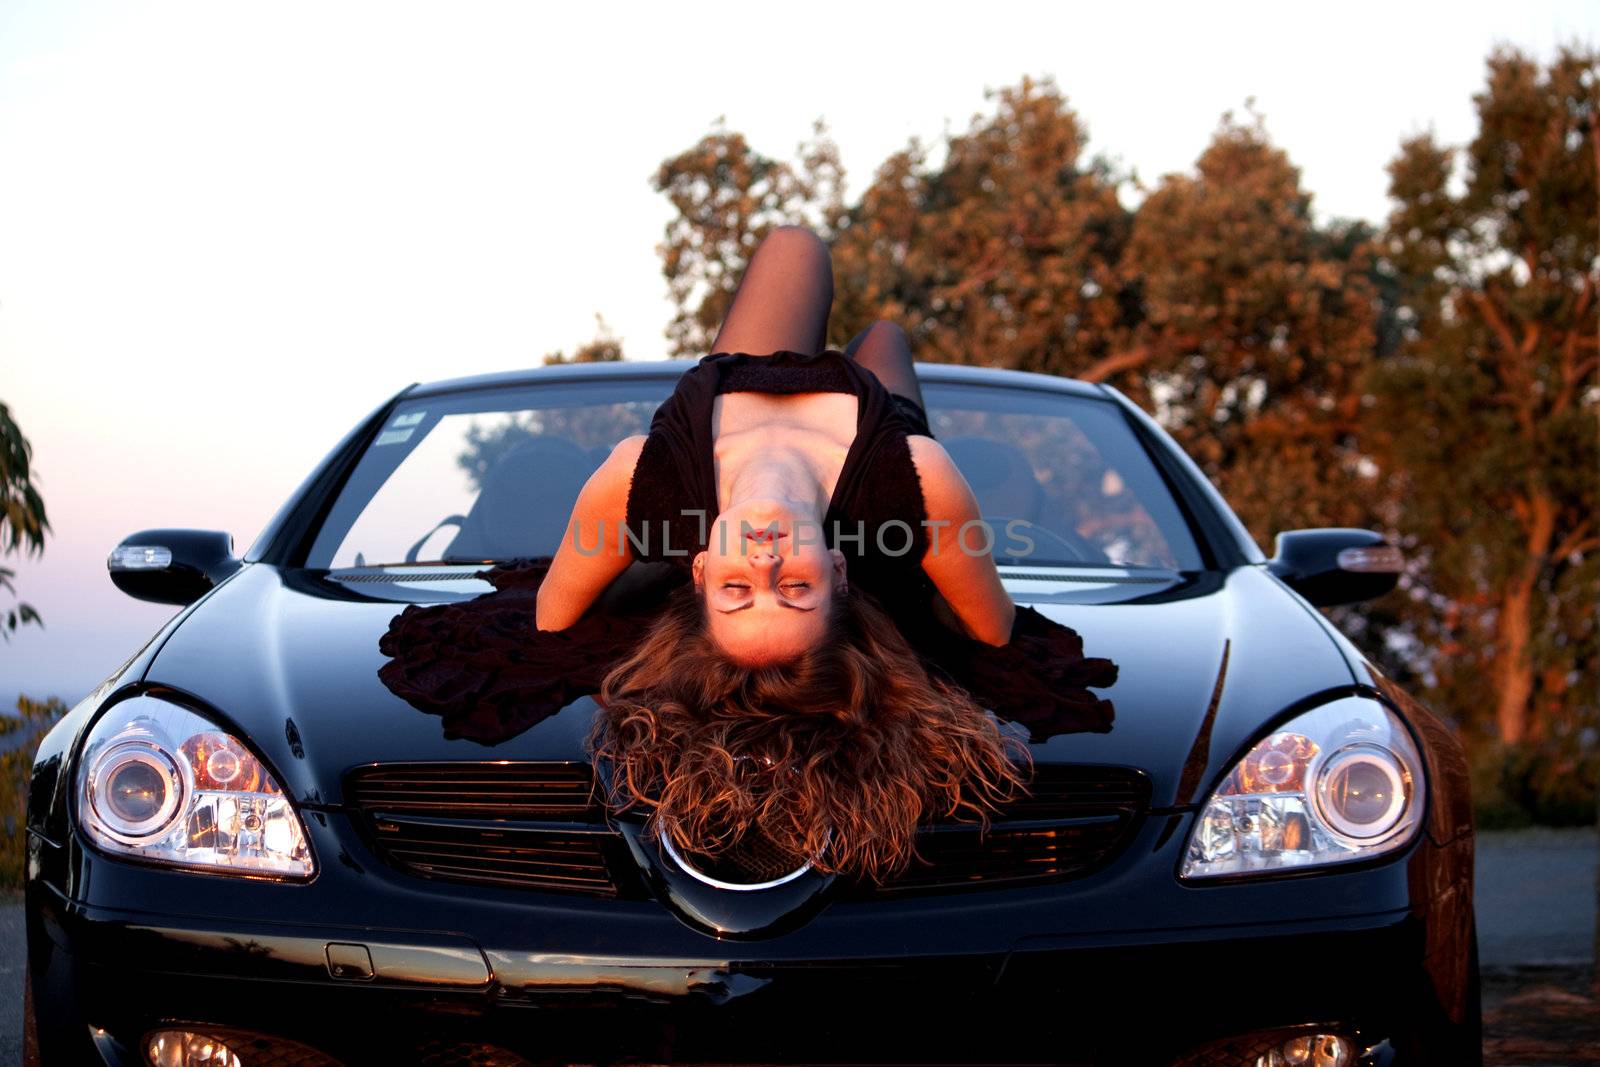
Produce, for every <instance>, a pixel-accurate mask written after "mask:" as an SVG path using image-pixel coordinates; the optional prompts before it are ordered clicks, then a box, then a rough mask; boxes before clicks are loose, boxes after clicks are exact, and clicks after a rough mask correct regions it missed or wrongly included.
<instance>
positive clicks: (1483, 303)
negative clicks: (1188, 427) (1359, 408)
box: [1369, 48, 1600, 771]
mask: <svg viewBox="0 0 1600 1067" xmlns="http://www.w3.org/2000/svg"><path fill="white" fill-rule="evenodd" d="M1475 101H1476V104H1477V113H1478V133H1477V136H1476V137H1475V138H1474V139H1473V140H1472V142H1471V143H1470V144H1468V145H1465V146H1459V147H1458V146H1449V145H1441V144H1439V143H1437V141H1436V140H1435V139H1434V138H1433V137H1431V136H1421V137H1416V138H1413V139H1411V140H1408V141H1407V142H1405V143H1404V144H1403V145H1402V147H1401V151H1400V153H1399V155H1398V156H1397V157H1396V159H1395V160H1394V162H1393V163H1392V164H1391V166H1390V169H1389V173H1390V179H1391V182H1390V194H1391V196H1392V198H1393V200H1394V204H1395V206H1394V210H1393V213H1392V214H1391V216H1390V218H1389V223H1388V228H1387V230H1386V232H1385V234H1384V244H1383V252H1384V256H1385V257H1386V259H1387V261H1388V264H1389V265H1390V268H1391V270H1392V271H1393V273H1394V275H1395V276H1396V277H1397V278H1399V279H1401V281H1402V285H1401V292H1402V316H1401V318H1402V321H1403V323H1404V324H1405V325H1406V334H1405V337H1404V341H1403V344H1402V346H1401V348H1400V350H1399V351H1398V352H1397V353H1396V354H1395V355H1394V356H1393V357H1392V358H1389V359H1385V360H1384V361H1382V363H1381V364H1379V365H1378V366H1377V367H1376V368H1375V369H1374V372H1373V373H1372V375H1371V377H1370V381H1369V386H1370V388H1371V390H1372V392H1373V394H1374V396H1375V398H1376V400H1377V405H1376V410H1375V413H1374V415H1375V417H1374V418H1373V420H1372V422H1373V426H1374V427H1375V434H1374V447H1375V451H1376V454H1377V457H1378V459H1379V461H1380V465H1381V467H1382V469H1383V470H1384V472H1385V477H1386V478H1387V479H1388V480H1389V481H1390V482H1391V483H1392V491H1393V493H1394V495H1395V496H1396V498H1397V499H1402V500H1403V501H1404V507H1403V509H1402V510H1401V511H1400V513H1399V524H1400V526H1401V528H1402V529H1403V530H1404V532H1405V534H1406V535H1407V536H1408V538H1409V539H1410V541H1411V542H1412V543H1414V544H1415V545H1416V546H1418V548H1419V550H1420V552H1421V554H1422V557H1423V558H1422V562H1423V563H1424V564H1425V568H1426V569H1425V573H1424V575H1423V579H1422V584H1423V585H1424V586H1425V587H1426V588H1427V590H1429V594H1430V595H1429V599H1428V602H1427V604H1426V607H1425V610H1424V611H1423V617H1422V620H1421V624H1420V636H1421V640H1420V642H1419V644H1420V645H1421V647H1424V648H1427V649H1430V650H1431V651H1432V655H1431V657H1430V667H1431V673H1432V674H1433V676H1434V677H1435V679H1436V683H1435V694H1436V698H1437V699H1438V700H1439V701H1441V702H1444V703H1447V704H1449V705H1450V706H1455V707H1460V708H1474V709H1481V714H1480V715H1478V716H1474V718H1475V719H1476V720H1477V725H1478V726H1480V727H1481V729H1482V730H1483V732H1484V733H1485V734H1486V735H1488V736H1490V737H1492V738H1495V739H1498V740H1499V741H1501V742H1504V743H1507V744H1518V743H1522V742H1531V743H1539V744H1551V745H1554V746H1556V747H1559V748H1563V749H1565V750H1566V751H1567V752H1568V753H1569V754H1571V753H1572V752H1574V751H1575V748H1576V746H1577V745H1578V744H1579V738H1581V736H1582V735H1583V732H1584V730H1585V729H1587V730H1589V731H1591V732H1592V731H1593V730H1594V728H1595V727H1596V725H1600V724H1597V722H1596V712H1595V706H1596V700H1597V693H1596V677H1597V674H1600V642H1597V633H1596V629H1597V627H1596V623H1597V620H1596V617H1595V605H1596V603H1597V601H1600V551H1597V550H1600V528H1597V523H1600V499H1597V497H1600V492H1597V490H1600V448H1597V440H1596V417H1597V415H1600V378H1597V375H1596V368H1597V362H1600V338H1597V332H1596V311H1597V304H1596V292H1595V290H1596V287H1597V284H1600V268H1597V263H1600V259H1597V255H1600V248H1597V240H1600V234H1597V218H1596V207H1597V199H1600V193H1597V184H1596V164H1597V160H1600V125H1597V118H1600V115H1597V112H1600V56H1597V54H1596V53H1595V52H1594V51H1593V50H1588V49H1579V48H1566V49H1563V50H1562V51H1561V52H1560V53H1559V54H1558V55H1557V56H1556V58H1555V60H1554V61H1553V62H1552V63H1550V64H1549V65H1548V66H1543V65H1541V64H1539V63H1538V62H1536V61H1535V60H1533V59H1532V58H1530V57H1529V56H1527V55H1525V54H1522V53H1520V52H1518V51H1515V50H1509V49H1502V50H1499V51H1496V52H1495V53H1494V54H1493V55H1491V56H1490V58H1489V61H1488V78H1487V84H1486V86H1485V88H1484V89H1483V91H1482V92H1480V93H1479V94H1478V95H1477V96H1476V98H1475ZM1590 744H1592V741H1591V742H1590ZM1572 766H1573V765H1571V764H1569V766H1568V770H1569V771H1570V770H1571V769H1572Z"/></svg>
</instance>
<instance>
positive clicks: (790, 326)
mask: <svg viewBox="0 0 1600 1067" xmlns="http://www.w3.org/2000/svg"><path fill="white" fill-rule="evenodd" d="M832 307H833V260H832V259H831V258H830V257H829V255H828V246H827V245H825V244H823V243H822V239H821V238H820V237H818V236H817V235H816V234H814V233H812V232H811V231H810V230H807V229H804V228H802V227H799V226H780V227H778V228H777V229H776V230H773V231H772V232H771V233H769V234H768V235H767V236H766V238H765V239H764V240H762V242H761V245H760V247H758V248H757V249H756V251H755V255H753V256H751V257H750V265H749V266H748V267H746V268H745V271H744V277H743V278H741V279H739V288H738V290H737V291H736V292H735V293H734V294H733V305H732V306H731V307H730V308H729V309H728V317H727V318H725V319H723V320H722V329H721V330H719V331H717V339H716V340H715V341H713V342H712V343H711V351H713V352H748V353H750V354H751V355H758V356H766V355H771V354H772V353H773V352H778V351H786V352H804V353H807V354H810V353H812V352H820V351H822V347H823V345H824V344H826V343H827V337H828V312H829V310H831V309H832Z"/></svg>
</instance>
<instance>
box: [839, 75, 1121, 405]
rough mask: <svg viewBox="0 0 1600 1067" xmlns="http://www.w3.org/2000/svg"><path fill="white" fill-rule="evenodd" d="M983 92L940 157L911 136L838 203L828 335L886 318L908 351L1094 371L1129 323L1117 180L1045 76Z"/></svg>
mask: <svg viewBox="0 0 1600 1067" xmlns="http://www.w3.org/2000/svg"><path fill="white" fill-rule="evenodd" d="M988 96H989V98H990V99H992V100H994V101H995V105H994V110H993V111H992V113H990V114H978V115H975V116H973V118H972V121H971V123H970V124H969V127H968V129H967V131H966V132H965V133H963V134H960V135H959V136H954V137H950V138H948V139H947V141H946V144H945V152H944V158H943V162H942V163H941V164H940V165H939V166H938V167H937V168H936V169H929V168H928V167H927V165H926V158H927V154H926V152H925V151H924V149H923V148H922V147H921V145H919V144H918V143H917V142H915V141H913V142H912V143H911V144H910V145H908V146H907V147H906V148H905V149H904V150H902V151H901V152H898V153H896V154H895V155H893V156H891V157H890V158H889V159H888V160H887V161H886V162H885V163H884V164H883V166H881V167H880V168H879V169H878V172H877V174H876V176H875V178H874V180H873V183H872V184H871V186H869V187H868V188H867V190H866V191H865V192H864V193H863V195H862V198H861V201H860V202H859V203H858V204H857V205H856V206H855V207H854V208H853V209H851V210H850V211H849V213H848V216H847V224H846V225H845V227H844V229H843V231H842V232H841V233H840V234H839V236H838V239H837V240H836V241H835V242H834V246H833V254H834V268H835V273H836V275H837V280H838V287H837V288H838V292H837V295H836V298H835V305H834V307H835V316H834V321H833V333H834V334H835V336H837V337H839V338H848V337H850V336H852V335H853V334H854V333H856V332H857V331H858V330H860V329H862V328H863V327H865V326H866V325H868V324H869V323H870V322H872V321H873V320H874V319H877V318H888V319H892V320H893V321H895V322H898V323H899V324H900V325H901V326H902V327H903V328H904V329H905V330H906V332H907V333H908V334H909V335H910V337H911V340H912V346H913V348H914V350H915V351H916V354H917V357H918V358H919V359H927V360H935V361H942V362H951V363H976V364H982V365H986V366H997V367H1012V368H1017V369H1021V370H1033V371H1043V372H1047V373H1052V374H1067V375H1073V376H1076V377H1089V378H1097V376H1101V375H1104V374H1106V373H1109V372H1110V371H1111V370H1112V369H1114V366H1113V364H1112V363H1108V361H1114V360H1115V358H1116V354H1117V353H1118V351H1119V346H1120V345H1121V344H1122V343H1123V341H1124V339H1125V335H1126V332H1127V328H1128V326H1129V325H1130V322H1129V313H1130V310H1131V308H1130V306H1129V304H1128V302H1127V299H1126V297H1127V294H1126V292H1125V287H1124V285H1123V281H1122V278H1121V275H1120V273H1119V271H1118V266H1117V264H1118V260H1119V257H1120V255H1121V249H1122V246H1123V244H1124V242H1125V241H1126V238H1127V233H1128V226H1129V214H1128V212H1127V210H1126V209H1124V208H1123V206H1122V205H1121V203H1120V202H1119V200H1118V198H1117V193H1118V189H1119V187H1120V185H1121V183H1122V181H1123V179H1122V178H1121V177H1120V176H1119V175H1118V174H1117V173H1116V172H1115V171H1114V169H1113V168H1112V167H1111V165H1110V164H1109V163H1107V162H1106V161H1105V160H1103V159H1100V158H1090V157H1089V156H1088V154H1087V151H1086V145H1087V140H1088V138H1087V134H1086V132H1085V130H1084V127H1083V124H1082V122H1081V121H1080V120H1079V119H1078V116H1077V115H1076V113H1075V112H1073V111H1072V109H1071V108H1070V107H1068V106H1067V102H1066V99H1065V97H1063V96H1062V94H1061V92H1060V90H1059V89H1058V88H1057V87H1056V85H1055V83H1054V82H1053V81H1051V80H1049V79H1044V80H1041V81H1035V80H1033V79H1031V78H1024V79H1023V80H1022V82H1021V83H1020V84H1018V85H1016V86H1013V87H1009V88H1004V89H1000V90H998V91H996V92H991V93H989V94H988Z"/></svg>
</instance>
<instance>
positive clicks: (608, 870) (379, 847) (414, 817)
mask: <svg viewBox="0 0 1600 1067" xmlns="http://www.w3.org/2000/svg"><path fill="white" fill-rule="evenodd" d="M1149 794H1150V787H1149V780H1148V779H1147V778H1146V777H1145V776H1144V774H1142V773H1141V772H1139V771H1136V770H1132V769H1130V768H1125V767H1094V766H1052V765H1043V766H1040V767H1038V768H1037V769H1036V770H1035V774H1034V779H1033V781H1032V783H1031V784H1030V786H1029V794H1028V795H1027V796H1023V797H1019V798H1018V799H1016V800H1015V801H1013V802H1012V803H1010V804H1008V805H1007V806H1006V808H1005V809H1004V810H1003V811H1001V812H999V813H997V814H996V815H994V816H993V817H992V818H991V821H990V825H989V827H988V828H987V829H984V828H982V827H981V826H979V825H978V824H977V823H960V822H941V823H936V824H934V825H932V826H930V827H927V828H926V829H924V830H923V831H922V832H921V833H920V834H919V835H918V843H917V851H918V854H919V857H920V858H919V860H918V861H917V862H915V863H913V865H912V866H911V867H910V868H909V869H908V870H907V871H905V872H904V873H903V874H901V875H900V876H899V877H897V878H896V879H894V880H893V881H892V882H889V883H887V884H884V885H880V886H871V887H865V886H864V887H861V890H862V891H863V892H865V893H868V894H872V895H883V894H902V893H911V892H937V891H941V890H950V889H977V888H1002V887H1008V886H1014V885H1024V884H1029V883H1034V882H1042V881H1052V880H1058V879H1065V878H1072V877H1077V876H1081V875H1084V874H1087V873H1090V872H1091V871H1094V870H1096V869H1098V868H1100V867H1102V866H1104V865H1105V864H1106V863H1109V862H1110V861H1111V860H1112V859H1113V858H1115V857H1116V855H1118V854H1119V853H1120V852H1121V850H1122V848H1123V847H1124V846H1125V845H1126V844H1127V842H1128V840H1129V839H1130V838H1131V836H1132V834H1133V831H1134V829H1135V828H1136V826H1137V824H1138V822H1139V820H1140V819H1141V818H1142V817H1143V815H1144V811H1145V808H1146V807H1147V806H1148V804H1149ZM345 795H346V797H347V798H348V799H349V802H350V804H351V806H352V807H353V808H354V809H355V810H356V813H357V815H358V819H359V821H361V822H362V823H363V824H364V827H365V829H366V831H367V833H368V836H369V838H370V840H371V841H372V843H373V847H374V849H375V850H376V851H377V853H378V855H379V856H380V857H381V858H382V859H383V860H384V861H385V862H386V863H389V864H390V865H392V866H394V867H397V868H399V869H401V870H404V871H407V872H409V873H412V874H416V875H420V876H422V877H426V878H436V879H443V880H446V881H455V882H470V883H477V884H484V885H498V886H510V887H520V888H525V889H539V890H554V891H559V892H569V893H578V894H583V895H587V896H604V897H611V896H617V895H618V894H619V890H620V887H622V886H628V887H637V886H639V885H640V884H641V882H640V879H639V877H638V872H637V871H636V870H635V869H634V865H633V861H632V860H631V858H630V857H629V853H628V852H627V849H626V846H625V845H624V844H623V842H622V837H621V835H620V834H618V833H617V832H615V831H614V830H612V829H610V828H609V827H608V826H607V825H606V821H605V811H604V806H603V804H602V803H601V799H600V794H599V790H598V789H597V787H596V784H595V780H594V772H593V769H592V768H591V767H590V766H589V765H588V764H587V763H578V762H569V763H563V762H527V763H522V762H482V763H478V762H459V763H411V764H377V765H374V766H369V767H362V768H358V769H357V770H355V771H353V772H352V773H351V774H350V776H349V777H348V778H347V779H346V783H345ZM619 874H620V877H619ZM629 895H632V894H631V891H630V894H629Z"/></svg>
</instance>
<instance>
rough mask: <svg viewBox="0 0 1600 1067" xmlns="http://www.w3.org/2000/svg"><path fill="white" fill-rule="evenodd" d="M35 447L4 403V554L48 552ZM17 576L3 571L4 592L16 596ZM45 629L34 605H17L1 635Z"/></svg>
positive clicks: (0, 490) (0, 513)
mask: <svg viewBox="0 0 1600 1067" xmlns="http://www.w3.org/2000/svg"><path fill="white" fill-rule="evenodd" d="M32 458H33V446H32V445H30V444H29V443H28V439H27V438H26V437H24V436H22V430H21V428H19V427H18V426H17V423H16V420H14V419H13V418H12V417H11V409H10V408H8V407H7V406H6V405H5V404H4V403H0V552H3V553H12V552H16V551H18V549H19V548H20V549H21V550H22V551H23V552H25V553H26V554H28V555H37V554H39V553H40V552H43V551H44V536H45V533H46V532H47V531H48V530H49V529H50V522H49V520H48V519H47V518H46V517H45V511H44V500H43V499H42V498H41V497H40V496H39V490H38V488H37V487H36V486H35V485H34V484H33V475H32V471H31V466H30V463H31V460H32ZM15 577H16V572H15V571H12V570H11V569H9V568H7V567H0V589H4V590H6V591H7V592H9V593H12V594H13V595H15V592H16V586H15V585H14V584H13V583H12V579H13V578H15ZM30 622H31V623H35V624H37V625H40V626H42V625H44V622H43V620H42V619H40V617H39V613H38V612H37V611H35V610H34V608H33V606H32V605H31V604H26V603H23V602H22V601H20V600H19V601H17V603H16V605H15V606H14V607H11V608H9V609H7V611H6V615H5V628H4V629H3V630H0V633H3V634H4V635H5V638H6V640H8V641H9V640H10V639H11V634H12V632H13V631H14V630H16V628H17V627H18V626H21V625H25V624H27V623H30Z"/></svg>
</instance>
